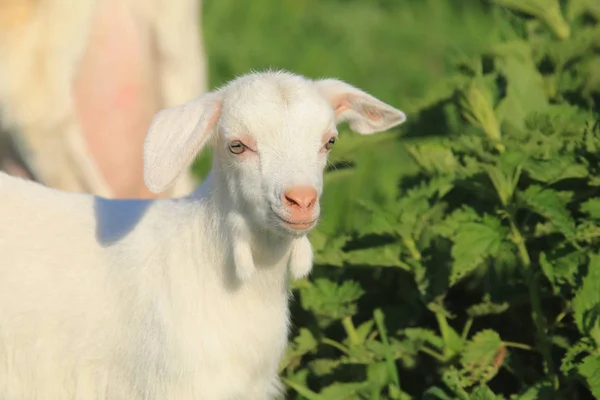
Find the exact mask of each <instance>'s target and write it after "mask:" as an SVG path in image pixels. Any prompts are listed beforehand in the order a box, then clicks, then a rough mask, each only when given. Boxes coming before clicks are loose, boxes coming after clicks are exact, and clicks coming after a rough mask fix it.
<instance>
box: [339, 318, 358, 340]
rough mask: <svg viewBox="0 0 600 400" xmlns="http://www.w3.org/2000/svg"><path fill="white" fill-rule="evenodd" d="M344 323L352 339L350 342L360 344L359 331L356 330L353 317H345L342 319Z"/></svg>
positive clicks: (347, 333) (349, 337)
mask: <svg viewBox="0 0 600 400" xmlns="http://www.w3.org/2000/svg"><path fill="white" fill-rule="evenodd" d="M342 325H343V326H344V330H345V331H346V335H347V336H348V339H350V343H352V344H357V345H358V344H360V339H359V338H358V333H357V332H356V328H355V327H354V323H352V317H344V319H342Z"/></svg>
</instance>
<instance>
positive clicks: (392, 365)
mask: <svg viewBox="0 0 600 400" xmlns="http://www.w3.org/2000/svg"><path fill="white" fill-rule="evenodd" d="M373 318H374V319H375V324H376V325H377V330H378V331H379V334H380V335H381V341H382V342H383V345H384V346H385V360H386V362H387V367H388V371H389V374H390V377H391V378H392V381H393V382H394V383H395V384H396V387H397V388H398V391H400V377H399V376H398V369H397V368H396V360H395V359H394V355H393V354H392V348H391V346H390V342H389V340H388V336H387V330H386V329H385V325H384V323H383V319H384V315H383V312H382V311H381V310H380V309H376V310H375V311H374V312H373Z"/></svg>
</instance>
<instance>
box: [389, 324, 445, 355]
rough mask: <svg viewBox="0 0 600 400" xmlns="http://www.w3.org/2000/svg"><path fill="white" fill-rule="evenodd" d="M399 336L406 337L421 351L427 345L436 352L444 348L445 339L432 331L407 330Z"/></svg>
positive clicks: (422, 329) (421, 329)
mask: <svg viewBox="0 0 600 400" xmlns="http://www.w3.org/2000/svg"><path fill="white" fill-rule="evenodd" d="M398 334H400V335H404V336H406V337H407V338H408V339H409V341H410V342H411V343H412V344H413V345H414V346H415V348H417V349H420V348H421V347H422V346H423V345H425V344H427V345H429V346H431V347H433V348H434V349H436V350H441V349H443V348H444V339H443V338H442V337H441V336H439V335H438V334H437V333H436V332H434V331H433V330H431V329H425V328H406V329H403V330H402V331H400V332H398Z"/></svg>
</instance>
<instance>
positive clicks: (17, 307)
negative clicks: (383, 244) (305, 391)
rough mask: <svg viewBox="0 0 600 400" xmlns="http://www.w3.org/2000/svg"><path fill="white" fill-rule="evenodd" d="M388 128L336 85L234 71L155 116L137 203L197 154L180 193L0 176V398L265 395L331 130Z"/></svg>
mask: <svg viewBox="0 0 600 400" xmlns="http://www.w3.org/2000/svg"><path fill="white" fill-rule="evenodd" d="M405 119H406V117H405V115H404V113H403V112H402V111H399V110H397V109H395V108H393V107H391V106H390V105H387V104H385V103H383V102H381V101H379V100H378V99H376V98H374V97H372V96H371V95H369V94H367V93H365V92H364V91H362V90H359V89H357V88H355V87H353V86H351V85H349V84H346V83H344V82H342V81H339V80H336V79H320V80H309V79H307V78H304V77H301V76H298V75H294V74H291V73H287V72H272V71H269V72H260V73H252V74H248V75H245V76H242V77H239V78H237V79H235V80H233V81H232V82H230V83H229V84H227V85H226V86H224V87H222V88H220V89H218V90H215V91H213V92H209V93H206V94H204V95H202V96H200V97H199V98H196V99H195V100H192V101H190V102H188V103H185V104H183V105H179V106H176V107H173V108H168V109H165V110H162V111H160V112H159V113H157V114H156V115H155V117H154V119H153V122H152V124H151V126H150V129H149V130H148V134H147V137H146V141H145V147H144V173H145V180H146V183H147V185H148V187H149V188H150V189H151V190H152V191H153V192H163V191H165V190H167V189H168V188H169V186H170V185H172V184H173V182H174V181H175V180H176V179H177V177H178V175H179V174H181V171H183V170H184V169H185V168H187V167H188V165H189V164H190V162H191V161H192V159H193V158H194V156H195V155H196V154H197V153H198V152H199V151H200V150H201V149H202V148H203V147H204V146H205V145H207V144H211V145H212V146H213V152H214V153H213V154H214V158H213V166H212V170H211V172H210V174H209V177H208V178H207V179H206V180H205V181H204V182H203V184H202V185H201V187H200V188H199V190H198V191H196V192H195V193H194V194H193V195H190V196H188V197H185V198H180V199H154V200H116V199H112V200H110V199H104V198H101V197H95V196H92V195H88V194H79V193H66V192H63V191H59V190H55V189H51V188H47V187H44V186H42V185H39V184H37V183H34V182H31V181H26V180H23V179H20V178H15V177H11V176H8V175H6V174H2V173H0V257H1V261H0V398H1V399H6V400H12V399H40V400H41V399H43V400H54V399H57V400H58V399H60V400H67V399H85V400H88V399H111V400H121V399H123V400H125V399H127V400H136V399H145V400H151V399H152V400H154V399H156V400H170V399H173V400H175V399H176V400H185V399H195V400H241V399H244V400H265V399H274V398H277V397H278V396H280V395H281V392H282V385H281V383H280V380H279V377H278V374H277V370H278V365H279V362H280V360H281V357H282V354H283V352H284V350H285V347H286V345H287V339H288V325H289V314H288V296H289V286H288V283H289V282H288V281H289V279H290V276H289V274H290V273H291V277H292V278H298V277H302V276H306V275H307V274H308V273H309V272H310V269H311V268H312V250H311V246H310V243H309V241H308V239H307V237H306V235H307V233H308V232H309V231H310V229H312V228H313V227H314V226H315V224H316V223H317V220H318V217H319V212H320V209H319V197H320V195H321V192H322V187H323V171H324V167H325V165H326V160H327V156H328V153H329V151H330V149H331V148H332V146H333V144H334V143H335V140H336V138H337V135H338V134H337V129H336V125H337V124H338V123H340V122H342V121H347V122H349V126H350V128H351V129H352V130H354V131H356V132H358V133H361V134H373V133H376V132H380V131H383V130H386V129H388V128H391V127H393V126H396V125H398V124H401V123H402V122H404V121H405Z"/></svg>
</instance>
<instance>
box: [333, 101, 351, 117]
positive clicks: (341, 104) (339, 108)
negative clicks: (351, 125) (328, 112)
mask: <svg viewBox="0 0 600 400" xmlns="http://www.w3.org/2000/svg"><path fill="white" fill-rule="evenodd" d="M332 104H333V105H334V107H335V109H334V113H335V115H336V116H338V115H340V114H341V113H343V112H344V111H346V110H348V109H350V102H349V101H348V99H347V96H340V97H338V98H335V99H333V101H332Z"/></svg>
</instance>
